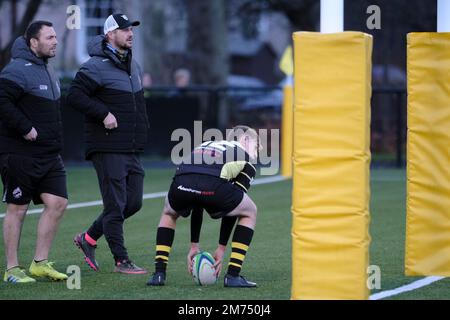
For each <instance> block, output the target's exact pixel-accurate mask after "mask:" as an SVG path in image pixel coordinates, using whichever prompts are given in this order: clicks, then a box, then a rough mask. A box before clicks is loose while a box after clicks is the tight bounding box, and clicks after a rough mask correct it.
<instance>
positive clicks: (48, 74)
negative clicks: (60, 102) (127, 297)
mask: <svg viewBox="0 0 450 320" xmlns="http://www.w3.org/2000/svg"><path fill="white" fill-rule="evenodd" d="M45 72H47V76H48V79H49V80H50V87H51V88H52V96H53V100H56V96H55V90H54V89H53V80H52V77H51V76H50V73H49V72H48V69H47V65H45Z"/></svg>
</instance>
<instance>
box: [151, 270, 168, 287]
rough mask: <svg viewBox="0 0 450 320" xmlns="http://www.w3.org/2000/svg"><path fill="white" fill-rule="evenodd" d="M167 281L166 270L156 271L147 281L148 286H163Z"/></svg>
mask: <svg viewBox="0 0 450 320" xmlns="http://www.w3.org/2000/svg"><path fill="white" fill-rule="evenodd" d="M165 282H166V274H165V273H164V272H155V273H154V274H153V275H152V277H151V278H150V279H148V281H147V285H148V286H163V285H164V284H165Z"/></svg>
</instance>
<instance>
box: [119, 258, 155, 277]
mask: <svg viewBox="0 0 450 320" xmlns="http://www.w3.org/2000/svg"><path fill="white" fill-rule="evenodd" d="M114 272H119V273H125V274H147V270H145V269H143V268H141V267H138V266H137V265H135V264H134V263H133V262H131V260H128V259H125V260H122V261H117V262H116V267H115V268H114Z"/></svg>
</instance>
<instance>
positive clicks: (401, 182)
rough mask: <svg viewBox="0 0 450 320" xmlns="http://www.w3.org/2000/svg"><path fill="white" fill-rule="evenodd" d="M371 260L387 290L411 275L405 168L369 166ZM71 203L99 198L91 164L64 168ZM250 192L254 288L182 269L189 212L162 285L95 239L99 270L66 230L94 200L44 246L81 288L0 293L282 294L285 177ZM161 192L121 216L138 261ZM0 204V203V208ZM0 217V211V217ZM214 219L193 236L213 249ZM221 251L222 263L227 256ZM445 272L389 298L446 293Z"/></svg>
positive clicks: (0, 250) (4, 288) (287, 282)
mask: <svg viewBox="0 0 450 320" xmlns="http://www.w3.org/2000/svg"><path fill="white" fill-rule="evenodd" d="M172 174H173V170H171V169H167V170H166V169H164V170H162V169H149V170H147V171H146V179H145V188H144V192H145V193H152V192H159V191H165V190H167V189H168V187H169V184H170V182H171V177H172ZM371 176H372V182H371V195H372V201H371V236H372V243H371V248H370V257H371V264H375V265H378V266H379V267H380V268H381V272H382V274H381V290H374V291H373V293H375V292H378V291H383V290H389V289H393V288H396V287H398V286H401V285H403V284H407V283H410V282H412V281H413V280H416V278H411V277H405V276H404V275H403V263H404V257H403V255H404V249H403V246H404V237H405V236H404V234H405V173H404V171H403V170H394V169H391V170H387V169H383V170H382V169H376V170H372V173H371ZM68 187H69V195H70V203H78V202H84V201H93V200H99V199H100V194H99V190H98V185H97V179H96V176H95V172H94V170H93V169H92V168H90V167H88V168H68ZM250 196H251V197H252V198H253V199H254V201H255V203H256V204H257V206H258V221H257V226H256V230H255V235H254V238H253V241H252V244H251V246H250V249H249V252H248V255H247V258H246V260H245V262H244V267H243V271H242V274H243V275H244V276H247V277H248V278H249V279H251V280H253V281H256V282H257V283H258V285H259V287H258V288H257V289H252V290H242V289H229V288H224V287H223V284H222V281H223V271H222V275H221V277H220V279H219V282H218V283H217V284H216V285H213V286H209V287H200V286H198V285H196V284H195V283H194V281H193V280H192V277H191V276H190V275H189V274H188V273H187V267H186V254H187V252H188V248H189V241H190V233H189V232H190V231H189V230H190V229H189V226H190V224H189V220H188V219H180V220H179V221H178V227H177V230H176V233H175V242H174V246H173V249H172V252H171V255H170V261H169V267H168V279H167V283H166V286H165V287H160V288H154V287H148V286H147V285H146V281H147V279H148V275H143V276H142V275H141V276H129V275H120V274H116V273H113V259H112V256H111V253H110V251H109V248H108V246H107V243H106V241H105V240H104V238H102V239H101V240H100V241H99V242H98V249H97V260H98V262H99V264H100V268H101V271H100V272H94V271H91V270H90V268H89V267H88V266H87V265H86V264H85V263H84V260H83V258H82V255H81V252H80V251H79V250H78V249H77V248H76V247H75V246H74V244H73V240H72V239H73V237H74V235H75V234H76V233H78V232H80V231H83V230H85V229H86V228H87V227H88V226H89V225H90V223H91V222H92V221H93V220H94V219H95V218H96V217H97V215H98V214H99V213H100V210H101V207H100V206H96V207H88V208H80V209H70V210H67V211H66V213H65V216H64V217H63V219H62V222H61V225H60V227H59V231H58V233H57V237H56V239H55V241H54V245H53V248H52V251H51V256H50V260H51V261H56V265H55V266H56V268H57V269H59V270H61V271H65V270H66V268H67V267H68V266H70V265H78V266H80V269H81V290H69V289H68V288H67V286H66V284H65V283H53V282H50V281H46V280H39V281H38V283H36V284H31V285H12V284H4V283H3V282H1V283H0V299H46V300H47V299H169V300H170V299H175V300H184V299H221V300H243V299H255V300H258V299H275V300H278V299H289V298H290V290H291V237H290V228H291V213H290V206H291V181H283V182H276V183H271V184H265V185H257V186H253V187H252V189H251V191H250ZM162 206H163V199H162V198H158V199H149V200H145V201H144V204H143V208H142V210H141V211H140V212H139V213H138V214H137V215H136V216H134V217H132V218H131V219H130V220H128V221H127V222H126V223H125V240H126V246H127V248H128V251H129V254H130V257H131V258H132V259H133V260H134V261H135V263H136V264H138V265H139V266H143V267H146V268H148V269H149V270H150V271H152V270H153V257H154V247H155V236H156V228H157V225H158V221H159V217H160V214H161V209H162ZM4 212H5V206H4V205H0V213H4ZM38 218H39V215H30V216H27V217H26V219H25V223H24V227H23V232H22V239H21V247H20V260H21V264H22V265H23V266H25V267H27V268H28V266H29V264H30V262H31V260H32V258H33V254H34V245H35V239H36V225H37V221H38ZM0 220H3V219H0ZM219 227H220V223H219V222H218V221H214V220H212V219H210V218H209V217H208V216H207V215H206V214H205V216H204V219H203V227H202V233H201V238H200V244H201V247H202V249H203V250H206V251H209V252H211V253H212V252H213V251H214V250H215V248H216V245H217V241H218V237H219ZM229 254H230V251H229V250H228V251H227V254H226V257H225V265H224V269H225V267H226V263H227V261H228V258H229ZM4 269H5V259H4V245H3V237H2V238H1V240H0V270H1V277H2V278H1V279H2V280H3V272H4ZM449 288H450V286H449V281H448V280H442V281H439V282H437V283H434V284H432V285H430V286H428V287H425V288H421V289H419V290H415V291H412V292H410V293H406V294H401V295H398V296H395V297H393V298H394V299H436V298H445V297H449V296H450V289H449Z"/></svg>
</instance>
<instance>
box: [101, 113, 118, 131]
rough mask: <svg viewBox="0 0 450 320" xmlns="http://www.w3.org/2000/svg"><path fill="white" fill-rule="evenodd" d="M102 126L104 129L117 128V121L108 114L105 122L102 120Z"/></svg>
mask: <svg viewBox="0 0 450 320" xmlns="http://www.w3.org/2000/svg"><path fill="white" fill-rule="evenodd" d="M103 124H104V125H105V128H106V129H110V130H111V129H115V128H117V120H116V117H114V115H113V114H112V113H111V112H110V113H108V115H107V116H106V118H105V120H103Z"/></svg>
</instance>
